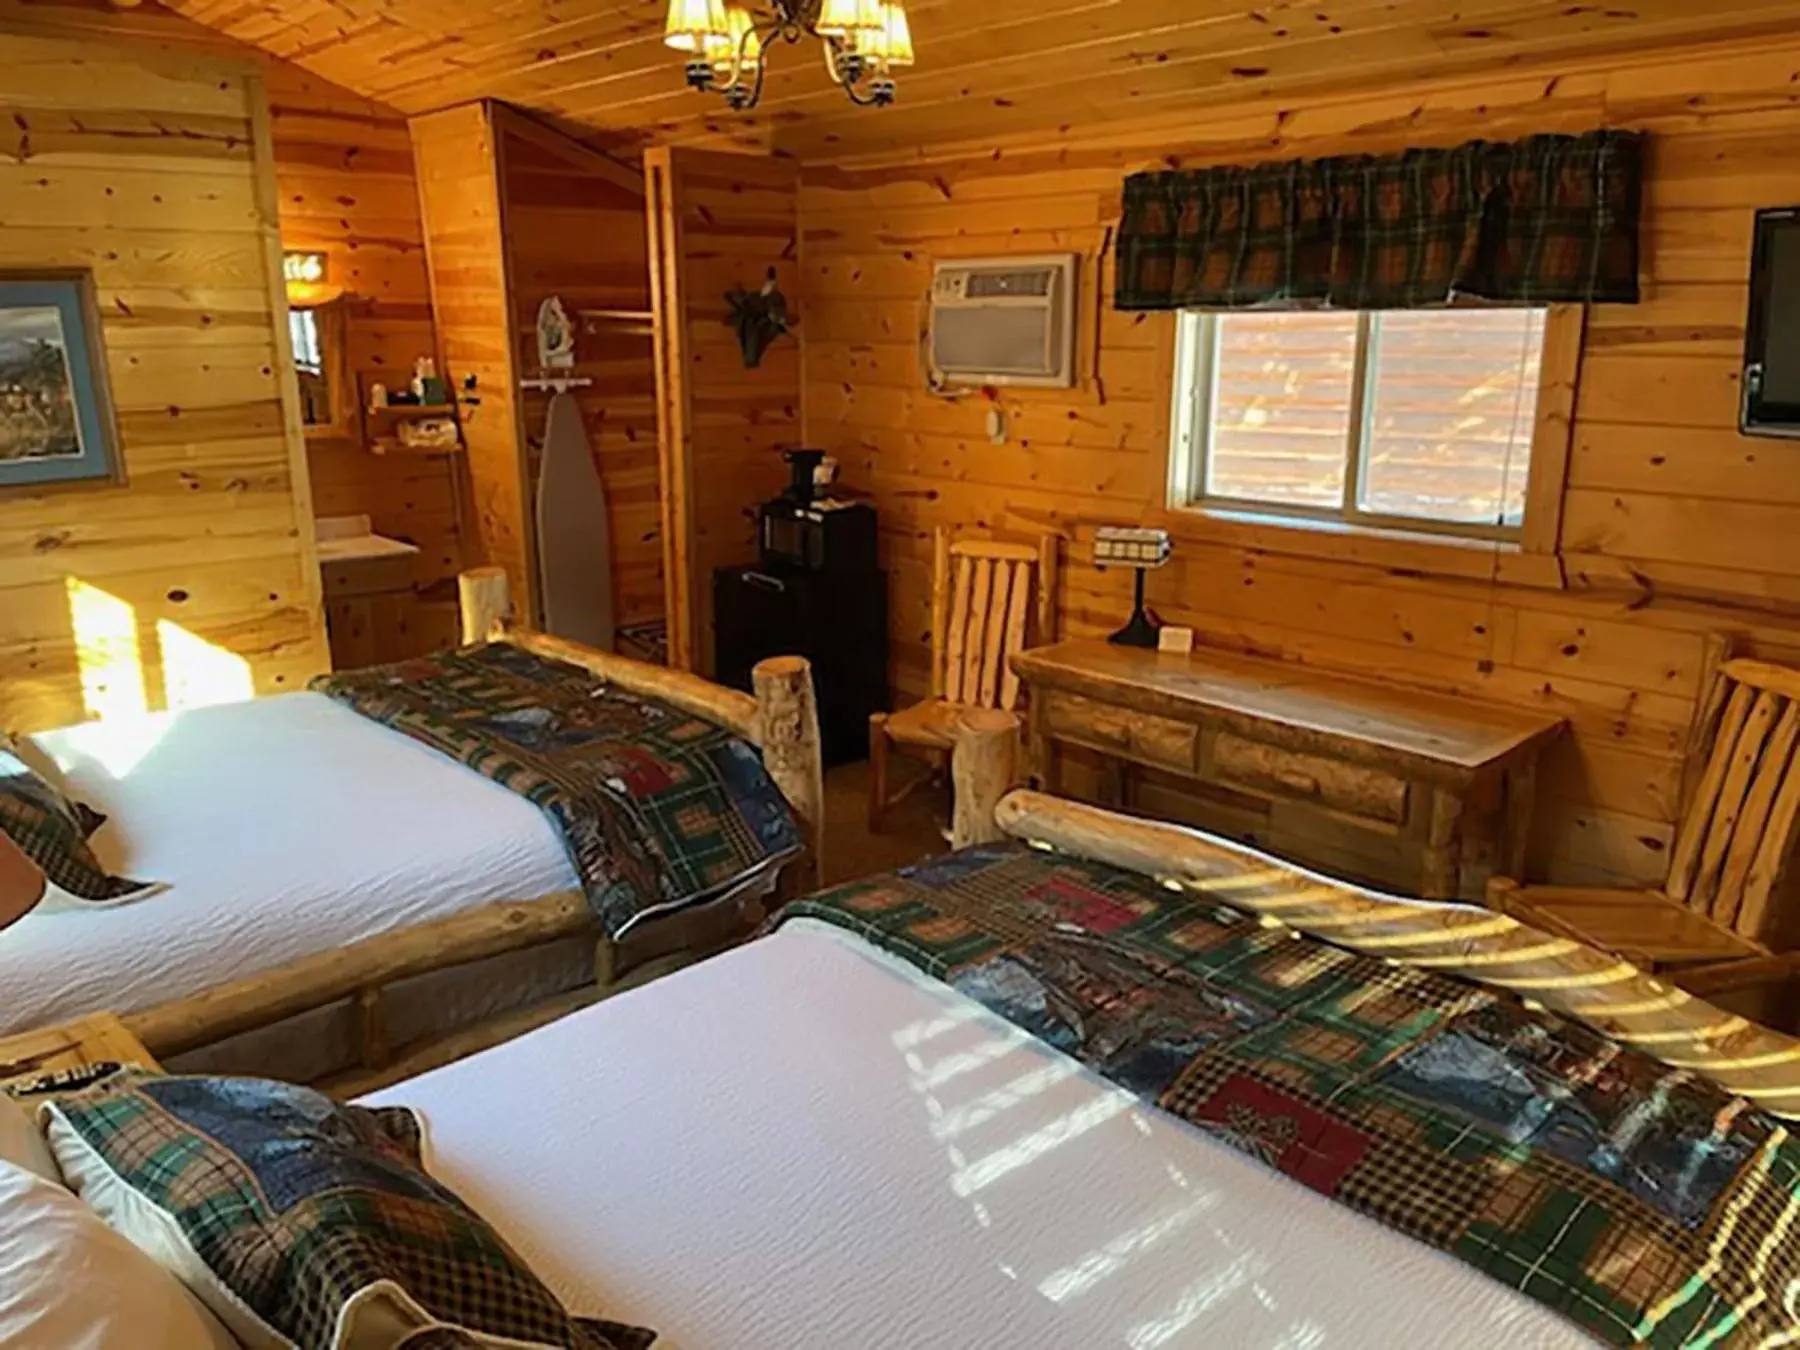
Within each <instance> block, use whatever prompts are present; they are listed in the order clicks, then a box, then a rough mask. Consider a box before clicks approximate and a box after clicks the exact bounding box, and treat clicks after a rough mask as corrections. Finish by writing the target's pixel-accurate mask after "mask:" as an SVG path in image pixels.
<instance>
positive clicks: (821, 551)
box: [757, 450, 875, 573]
mask: <svg viewBox="0 0 1800 1350" xmlns="http://www.w3.org/2000/svg"><path fill="white" fill-rule="evenodd" d="M781 457H782V458H783V459H784V460H786V461H787V466H788V471H789V473H790V474H791V475H792V477H791V479H790V481H789V483H788V486H787V491H785V492H783V493H782V494H781V496H779V497H776V498H774V499H773V500H771V501H766V502H764V503H763V504H762V506H761V508H760V509H759V510H758V512H757V517H758V520H757V546H758V552H759V553H760V554H761V557H762V561H763V564H764V565H765V566H770V567H780V566H785V567H798V568H803V569H805V570H807V571H812V572H835V573H852V572H872V571H874V570H875V508H874V507H872V506H869V505H867V504H866V503H864V502H847V501H842V500H839V499H838V498H835V497H829V496H821V495H820V492H819V470H820V466H821V465H823V464H824V462H825V459H826V455H825V452H824V451H823V450H784V451H782V456H781Z"/></svg>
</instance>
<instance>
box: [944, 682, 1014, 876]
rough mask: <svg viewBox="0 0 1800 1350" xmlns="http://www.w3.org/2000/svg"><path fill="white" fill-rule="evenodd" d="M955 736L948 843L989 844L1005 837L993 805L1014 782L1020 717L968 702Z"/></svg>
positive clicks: (996, 805)
mask: <svg viewBox="0 0 1800 1350" xmlns="http://www.w3.org/2000/svg"><path fill="white" fill-rule="evenodd" d="M955 738H956V740H955V746H954V748H953V749H952V750H951V752H950V778H951V781H952V782H953V783H954V784H955V788H956V804H955V807H954V809H953V812H952V815H951V821H950V847H951V848H968V847H969V846H970V845H972V844H991V843H993V842H994V841H995V840H997V839H1002V838H1004V837H1005V832H1004V831H1003V830H1001V828H1000V823H999V821H998V820H996V819H995V816H994V811H995V808H996V807H998V806H999V805H1000V799H1001V798H1002V797H1004V796H1005V795H1006V794H1007V793H1008V792H1010V791H1012V789H1013V787H1014V786H1015V785H1016V784H1015V779H1014V774H1015V768H1014V765H1015V761H1016V759H1017V751H1018V745H1019V719H1018V718H1017V717H1016V716H1015V715H1014V714H1012V713H1009V712H1006V711H1004V710H1003V709H1000V708H971V709H969V710H968V711H967V712H965V713H964V714H963V715H962V717H961V718H960V719H959V720H958V721H957V724H956V732H955Z"/></svg>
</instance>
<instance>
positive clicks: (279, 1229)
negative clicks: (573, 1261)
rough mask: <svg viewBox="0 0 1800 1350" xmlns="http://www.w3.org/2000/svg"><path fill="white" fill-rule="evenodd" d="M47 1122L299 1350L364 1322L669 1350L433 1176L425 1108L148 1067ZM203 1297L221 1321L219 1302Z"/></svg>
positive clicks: (462, 1335)
mask: <svg viewBox="0 0 1800 1350" xmlns="http://www.w3.org/2000/svg"><path fill="white" fill-rule="evenodd" d="M43 1110H44V1111H45V1112H46V1113H47V1114H49V1115H50V1116H52V1117H53V1118H54V1119H55V1120H56V1121H58V1122H60V1123H61V1125H63V1126H66V1128H67V1130H69V1131H71V1132H72V1133H73V1135H74V1136H75V1137H76V1138H78V1139H79V1140H80V1141H81V1144H82V1145H84V1146H85V1147H86V1148H87V1149H88V1150H90V1151H91V1152H92V1153H93V1154H94V1155H96V1156H97V1157H98V1159H99V1160H100V1162H101V1164H103V1165H104V1167H105V1168H106V1170H107V1171H108V1172H110V1173H111V1174H112V1175H113V1176H115V1177H117V1178H118V1179H119V1180H120V1181H122V1182H123V1183H124V1184H125V1185H127V1186H129V1187H130V1188H131V1189H132V1190H133V1191H135V1192H136V1193H137V1194H138V1195H139V1196H141V1197H142V1198H143V1199H144V1200H147V1201H148V1202H149V1203H150V1204H152V1205H154V1206H155V1207H156V1208H157V1209H158V1210H160V1211H161V1212H162V1213H163V1214H165V1215H167V1216H168V1217H170V1218H171V1219H173V1220H174V1222H175V1224H176V1225H177V1226H178V1227H179V1229H180V1232H181V1238H182V1240H183V1242H185V1243H186V1244H187V1246H188V1247H190V1248H191V1249H192V1251H193V1253H194V1255H195V1256H196V1257H198V1258H199V1260H200V1262H201V1263H202V1264H204V1265H205V1267H206V1269H207V1270H208V1271H209V1272H210V1273H211V1275H212V1277H213V1278H214V1279H215V1280H216V1281H217V1282H218V1283H219V1285H221V1286H223V1288H224V1289H225V1290H227V1291H229V1293H230V1294H231V1296H232V1297H233V1298H234V1299H235V1300H236V1306H237V1307H239V1308H241V1309H247V1310H248V1311H249V1312H250V1314H251V1315H252V1316H253V1317H254V1318H255V1319H256V1320H257V1321H258V1322H260V1323H261V1324H262V1327H263V1328H264V1329H266V1330H272V1331H273V1332H274V1333H275V1334H276V1336H278V1337H280V1338H281V1340H282V1342H283V1343H285V1344H291V1345H294V1346H297V1347H299V1348H300V1350H337V1347H339V1346H340V1345H343V1344H358V1343H362V1342H359V1340H358V1338H357V1334H356V1326H357V1324H358V1321H359V1319H361V1318H363V1317H365V1316H366V1317H369V1318H370V1319H371V1320H372V1321H373V1322H374V1324H375V1325H377V1326H387V1325H393V1324H398V1325H400V1326H407V1325H417V1326H420V1327H429V1326H432V1324H433V1323H434V1322H437V1323H443V1324H444V1325H443V1328H442V1329H441V1330H438V1331H434V1332H431V1333H429V1334H427V1335H426V1336H425V1337H424V1338H423V1339H420V1338H419V1337H414V1338H412V1339H408V1340H406V1341H405V1344H407V1345H409V1346H420V1345H431V1346H440V1347H451V1346H474V1345H477V1344H484V1345H486V1344H492V1343H493V1341H492V1340H491V1339H490V1340H483V1341H477V1340H476V1339H475V1335H471V1334H470V1333H475V1334H477V1335H480V1336H485V1337H489V1338H505V1343H506V1344H508V1345H514V1344H517V1345H519V1346H520V1347H521V1350H527V1347H539V1346H550V1347H559V1348H560V1350H643V1347H645V1346H648V1345H649V1344H650V1342H651V1341H652V1340H653V1339H654V1333H652V1332H649V1331H646V1330H644V1329H643V1328H635V1327H622V1326H619V1325H618V1324H615V1323H604V1322H597V1321H588V1320H585V1319H581V1318H575V1317H571V1316H570V1315H569V1314H568V1312H567V1311H566V1310H565V1309H564V1308H563V1306H562V1304H561V1303H559V1302H558V1301H557V1299H556V1296H555V1295H553V1294H552V1293H551V1292H550V1291H549V1289H547V1288H545V1286H544V1285H543V1283H542V1282H541V1281H540V1280H539V1279H538V1278H537V1276H536V1275H534V1274H533V1273H532V1272H531V1270H530V1268H529V1267H527V1266H526V1265H525V1263H524V1261H523V1260H521V1259H520V1258H519V1257H518V1256H517V1255H516V1254H515V1253H514V1252H513V1251H512V1249H511V1248H510V1247H508V1246H507V1245H506V1243H505V1241H504V1240H503V1239H502V1238H501V1237H500V1235H499V1234H498V1233H496V1232H495V1231H494V1230H493V1229H492V1228H491V1227H489V1226H488V1224H487V1223H486V1222H485V1221H484V1220H483V1219H482V1218H481V1217H480V1216H479V1215H478V1214H476V1213H475V1212H474V1211H473V1210H472V1209H470V1208H469V1207H468V1206H467V1205H465V1204H464V1203H463V1202H462V1201H461V1200H460V1199H459V1198H458V1197H457V1196H456V1195H455V1193H453V1192H452V1191H450V1190H449V1189H448V1188H447V1187H445V1186H443V1185H441V1184H440V1183H438V1182H436V1181H434V1180H433V1179H432V1178H431V1177H429V1176H427V1175H426V1174H425V1171H424V1169H423V1167H422V1165H421V1162H420V1149H419V1144H420V1138H419V1125H418V1121H417V1119H416V1118H415V1117H414V1116H413V1114H412V1112H410V1111H406V1110H402V1109H398V1108H388V1109H384V1110H377V1111H371V1110H366V1109H364V1108H362V1107H356V1106H340V1105H338V1104H337V1103H335V1102H333V1101H332V1100H331V1099H330V1098H328V1097H326V1096H324V1095H323V1094H321V1093H318V1092H314V1091H312V1090H311V1089H310V1088H301V1087H293V1086H291V1085H289V1084H285V1083H272V1082H263V1081H261V1080H257V1079H234V1078H179V1077H169V1078H164V1077H160V1076H156V1075H152V1074H146V1073H143V1072H141V1071H127V1072H125V1073H123V1074H121V1075H119V1076H117V1077H115V1078H112V1079H110V1080H108V1081H106V1082H104V1083H102V1084H100V1085H98V1086H96V1087H93V1088H90V1089H88V1090H86V1091H85V1092H79V1093H75V1094H72V1095H68V1096H62V1097H55V1098H52V1099H51V1100H50V1101H49V1102H48V1103H47V1104H46V1105H45V1107H44V1108H43ZM51 1139H52V1143H53V1145H54V1146H55V1148H56V1150H57V1152H58V1155H59V1158H60V1157H61V1155H63V1154H64V1152H65V1150H66V1148H67V1147H68V1145H67V1144H66V1142H65V1141H64V1140H63V1138H62V1136H61V1135H60V1134H59V1133H58V1131H57V1130H56V1129H54V1128H53V1129H52V1133H51ZM63 1167H64V1171H65V1172H69V1173H71V1175H74V1174H77V1173H78V1170H79V1169H78V1168H76V1167H74V1166H71V1164H70V1162H69V1161H67V1160H64V1163H63ZM199 1292H202V1296H203V1297H204V1291H199ZM206 1301H208V1302H209V1303H212V1304H213V1305H214V1308H215V1311H217V1310H218V1308H219V1303H218V1302H217V1301H216V1297H215V1299H208V1300H206ZM229 1302H230V1300H226V1303H228V1304H229ZM420 1310H422V1315H421V1311H420ZM227 1320H230V1319H227ZM239 1320H240V1321H241V1320H242V1318H241V1315H240V1317H239ZM367 1343H369V1344H373V1342H372V1341H370V1342H367Z"/></svg>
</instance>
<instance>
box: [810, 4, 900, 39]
mask: <svg viewBox="0 0 1800 1350" xmlns="http://www.w3.org/2000/svg"><path fill="white" fill-rule="evenodd" d="M882 8H883V0H824V3H823V4H822V5H821V6H820V7H819V18H818V21H817V22H815V23H814V24H813V31H814V32H816V33H821V34H824V35H825V36H827V37H840V38H847V37H852V36H860V35H861V34H863V33H870V32H873V31H875V30H876V29H878V28H880V27H881V24H882V20H881V11H882Z"/></svg>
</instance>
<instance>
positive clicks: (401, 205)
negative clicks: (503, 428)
mask: <svg viewBox="0 0 1800 1350" xmlns="http://www.w3.org/2000/svg"><path fill="white" fill-rule="evenodd" d="M0 23H3V24H4V25H5V26H6V27H9V28H13V29H15V30H17V31H20V32H23V33H30V34H36V35H39V36H52V37H68V38H70V39H73V40H77V41H83V42H101V43H109V44H110V43H117V44H120V45H129V46H131V47H132V48H133V49H134V50H140V51H141V50H144V49H146V48H148V49H151V50H157V49H160V50H168V51H176V52H184V51H185V52H191V53H200V54H211V55H216V56H223V57H230V58H234V59H240V60H243V61H246V62H249V63H252V64H254V65H255V66H256V67H257V68H258V69H260V70H261V72H262V77H263V82H264V85H265V87H266V88H267V90H268V98H269V105H270V106H269V115H270V126H271V131H272V135H273V139H274V145H275V155H274V159H275V174H276V181H277V189H278V201H279V211H280V221H281V233H282V242H283V246H284V247H287V248H307V249H321V250H323V251H324V252H325V253H326V254H327V257H328V260H329V262H328V266H329V269H330V277H331V285H332V286H334V287H341V288H343V289H345V290H348V291H350V292H352V293H354V294H355V295H356V296H357V297H359V299H360V301H361V303H359V304H358V305H357V306H356V307H355V308H354V309H353V310H352V311H351V313H350V315H349V317H348V320H347V329H348V335H349V342H350V348H351V352H350V356H351V362H352V366H353V369H354V370H355V371H356V372H358V373H359V375H360V376H361V377H362V378H363V380H364V382H365V383H366V382H367V381H370V380H374V379H382V380H383V381H384V382H385V383H387V384H389V385H390V386H392V385H393V384H394V383H396V382H397V381H399V382H404V379H405V378H406V376H407V374H408V372H409V371H410V368H411V365H412V361H413V359H414V357H416V356H418V355H421V354H424V353H429V352H431V351H433V350H435V347H436V336H435V332H434V330H433V326H432V319H431V302H430V294H429V287H428V285H427V281H426V275H425V254H424V241H423V235H422V232H421V229H420V226H419V205H418V191H417V187H416V184H415V181H414V174H413V165H412V145H411V141H410V139H409V138H408V136H407V132H406V123H405V120H404V119H403V118H401V117H400V116H399V115H398V114H397V113H395V112H394V111H393V110H392V109H390V108H387V107H385V106H384V105H381V104H378V103H372V102H370V101H369V100H367V99H363V98H360V97H358V96H357V95H355V94H352V93H350V92H349V91H348V90H345V89H342V88H340V87H338V86H337V85H334V84H332V83H330V82H329V81H326V80H323V79H320V78H319V77H317V76H315V75H312V74H310V73H308V72H306V71H304V70H302V69H301V68H300V67H298V66H296V65H293V64H292V63H290V62H287V61H283V60H280V59H279V58H277V57H273V56H270V55H269V54H268V53H266V52H263V51H261V50H260V49H257V48H254V47H249V46H245V45H244V44H241V43H238V42H234V41H232V40H231V39H229V38H226V37H224V36H222V35H221V34H219V33H217V32H215V31H214V30H212V29H210V28H204V27H202V26H200V25H199V24H196V23H192V22H189V21H188V20H186V19H183V18H181V17H180V16H179V15H176V14H173V13H170V12H169V11H167V10H164V9H161V8H159V7H157V6H155V5H146V6H141V7H139V8H136V9H132V10H129V11H126V10H120V9H119V8H117V7H116V6H113V5H111V4H96V3H93V2H92V0H40V2H39V3H32V4H21V3H17V2H16V0H0ZM307 458H308V463H309V466H310V470H311V473H310V477H311V480H312V485H313V496H314V510H315V512H316V513H317V514H319V515H349V514H359V513H361V514H367V515H368V516H370V518H371V520H372V522H373V525H374V528H375V529H376V530H377V531H378V532H380V533H383V534H387V535H390V536H393V537H395V538H400V539H405V540H408V541H409V542H412V543H416V544H418V545H419V547H420V548H421V549H422V550H423V552H422V554H421V556H420V557H419V558H417V559H415V560H413V561H412V562H411V563H410V564H405V565H401V566H399V567H395V566H394V565H392V564H384V565H383V566H382V567H381V568H380V569H371V568H368V567H364V566H359V565H348V566H346V565H338V566H335V567H330V568H327V569H326V572H325V577H324V594H325V606H326V613H327V619H328V624H329V629H330V635H331V644H332V661H333V664H334V665H336V666H338V667H340V668H343V667H350V666H356V665H367V664H372V663H374V662H377V661H391V660H397V659H400V658H402V657H405V656H410V655H413V654H415V653H418V652H422V651H428V650H432V649H434V648H436V647H439V646H442V645H445V644H447V643H449V642H453V641H454V640H455V639H456V636H457V615H456V605H455V595H454V578H455V575H456V573H457V572H458V571H460V570H461V569H462V566H463V552H464V550H463V543H462V538H461V533H462V522H461V515H462V511H461V507H462V501H461V488H460V479H459V472H460V470H459V469H458V467H457V465H456V463H455V461H454V460H449V459H438V460H429V461H428V460H422V459H415V458H398V457H381V456H374V455H370V454H368V453H367V452H366V451H365V450H364V448H363V446H362V442H361V439H360V437H358V438H356V439H348V438H347V439H345V440H341V441H328V442H318V441H314V442H311V443H310V444H309V446H308V456H307Z"/></svg>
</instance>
